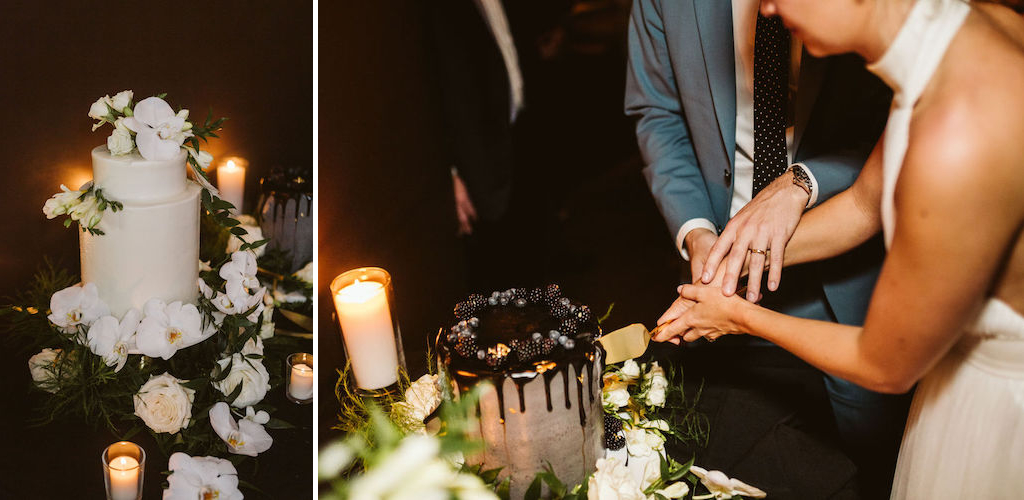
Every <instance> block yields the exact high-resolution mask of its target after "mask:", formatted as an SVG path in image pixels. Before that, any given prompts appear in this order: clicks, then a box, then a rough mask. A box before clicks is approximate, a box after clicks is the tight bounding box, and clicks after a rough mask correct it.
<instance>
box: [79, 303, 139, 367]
mask: <svg viewBox="0 0 1024 500" xmlns="http://www.w3.org/2000/svg"><path fill="white" fill-rule="evenodd" d="M141 321H142V313H141V312H139V310H138V309H135V308H132V309H130V310H129V311H128V312H127V313H125V315H124V317H123V318H121V321H118V320H117V318H115V317H113V316H104V317H102V318H100V319H98V320H96V322H95V323H93V324H92V326H91V327H89V333H88V335H87V336H86V339H87V340H88V342H89V350H90V351H92V352H93V354H96V355H97V356H100V357H101V358H103V362H104V363H106V364H107V366H114V367H115V368H114V371H115V372H119V371H121V368H124V364H125V362H127V361H128V352H129V351H131V350H132V349H135V331H136V330H138V328H139V323H140V322H141Z"/></svg>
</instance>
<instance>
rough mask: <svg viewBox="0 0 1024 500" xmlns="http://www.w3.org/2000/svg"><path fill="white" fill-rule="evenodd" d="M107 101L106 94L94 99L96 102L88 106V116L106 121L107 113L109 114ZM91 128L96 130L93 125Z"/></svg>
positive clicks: (108, 97) (108, 98)
mask: <svg viewBox="0 0 1024 500" xmlns="http://www.w3.org/2000/svg"><path fill="white" fill-rule="evenodd" d="M109 102H110V96H108V95H107V96H103V97H100V98H99V99H96V102H94V103H92V106H89V118H93V119H95V120H103V121H106V118H107V115H109V114H110V109H108V108H107V105H108V103H109ZM100 124H101V125H102V124H103V122H102V121H101V122H100ZM93 130H96V128H95V127H93Z"/></svg>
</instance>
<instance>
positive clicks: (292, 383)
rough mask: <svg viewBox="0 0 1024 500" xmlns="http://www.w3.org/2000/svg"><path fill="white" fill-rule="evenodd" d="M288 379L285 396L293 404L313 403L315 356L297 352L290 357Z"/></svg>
mask: <svg viewBox="0 0 1024 500" xmlns="http://www.w3.org/2000/svg"><path fill="white" fill-rule="evenodd" d="M287 365H288V379H287V382H285V387H284V394H285V396H287V397H288V399H289V400H290V401H291V402H293V403H298V404H309V403H312V402H313V355H312V354H309V353H305V352H297V353H295V354H292V355H291V356H288V360H287Z"/></svg>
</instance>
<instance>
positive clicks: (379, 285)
mask: <svg viewBox="0 0 1024 500" xmlns="http://www.w3.org/2000/svg"><path fill="white" fill-rule="evenodd" d="M331 296H332V297H334V307H335V309H336V312H337V317H338V326H339V327H340V328H341V336H342V340H343V344H344V345H345V356H346V357H347V358H348V361H349V363H350V365H351V367H352V369H351V374H352V377H353V382H354V383H355V386H356V388H357V389H358V390H360V391H362V392H363V393H364V394H367V395H373V394H375V393H377V392H381V391H383V392H387V391H389V390H390V389H393V388H394V387H395V386H396V383H397V382H398V373H399V368H401V369H402V370H404V369H405V353H404V351H403V350H402V335H401V330H400V329H399V327H398V321H397V319H396V315H395V292H394V288H393V287H392V285H391V275H390V274H388V272H387V271H385V270H383V269H381V268H379V267H364V268H359V269H353V270H351V271H346V272H344V273H342V274H340V275H338V277H336V278H334V281H332V282H331Z"/></svg>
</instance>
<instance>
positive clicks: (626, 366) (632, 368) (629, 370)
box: [621, 359, 640, 379]
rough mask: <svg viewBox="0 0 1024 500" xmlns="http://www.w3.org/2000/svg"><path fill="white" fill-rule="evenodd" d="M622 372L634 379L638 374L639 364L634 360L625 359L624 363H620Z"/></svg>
mask: <svg viewBox="0 0 1024 500" xmlns="http://www.w3.org/2000/svg"><path fill="white" fill-rule="evenodd" d="M621 371H622V374H623V375H624V376H626V378H628V379H635V378H637V377H639V376H640V365H638V364H636V361H633V360H632V359H627V360H626V362H625V363H622V370H621Z"/></svg>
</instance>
